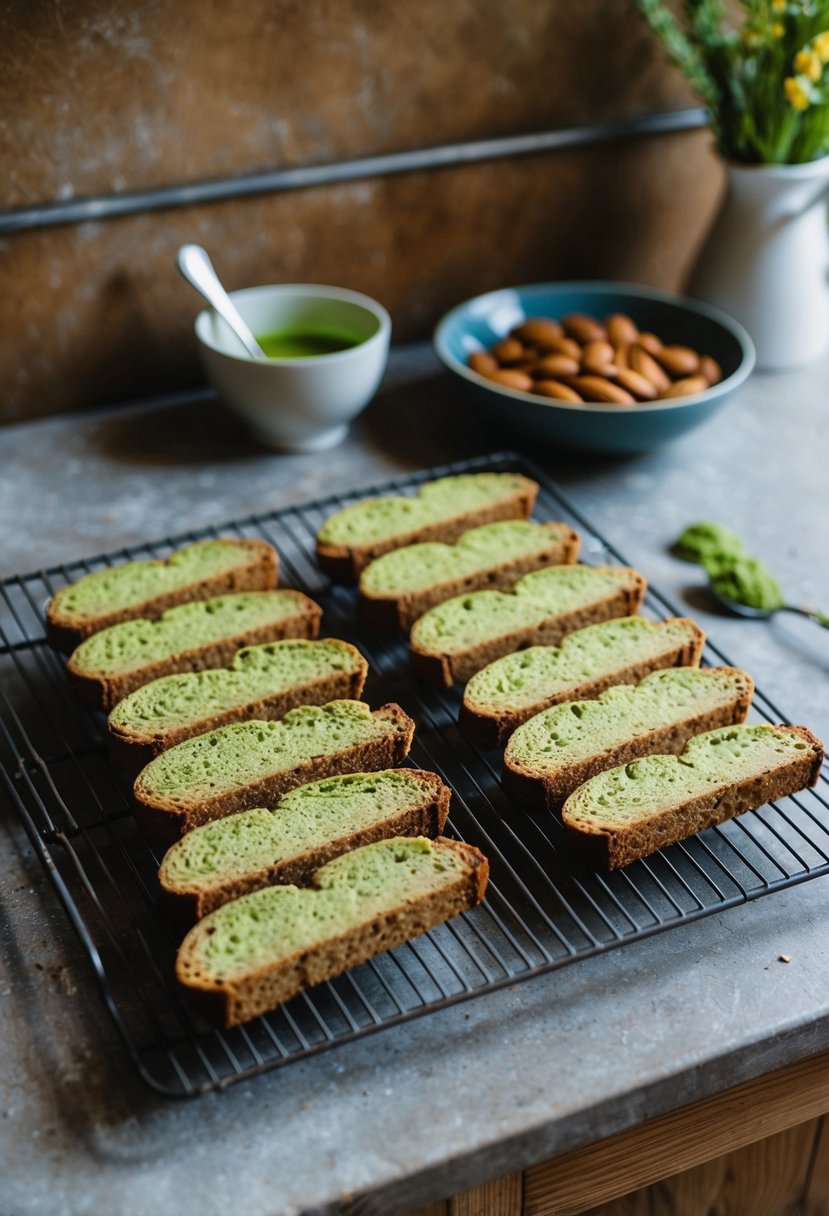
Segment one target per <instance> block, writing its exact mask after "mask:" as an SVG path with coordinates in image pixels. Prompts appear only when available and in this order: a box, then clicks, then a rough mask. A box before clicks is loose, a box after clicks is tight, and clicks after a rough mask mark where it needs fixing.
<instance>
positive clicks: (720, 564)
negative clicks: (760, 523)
mask: <svg viewBox="0 0 829 1216" xmlns="http://www.w3.org/2000/svg"><path fill="white" fill-rule="evenodd" d="M673 548H674V553H676V555H677V557H682V558H684V559H685V560H686V561H691V562H698V563H699V564H700V565H701V566H702V567H703V568H704V569H705V572H706V574H707V575H708V579H709V586H710V589H711V591H712V593H713V595H714V596H715V598H716V599H717V600H719V602H720V603H721V604H722V605H723V606H724V607H725V608H727V609H728V610H729V612H733V613H734V614H735V615H736V616H742V617H748V618H749V619H751V620H755V621H766V620H768V619H769V617H772V616H774V614H775V613H777V612H794V613H796V614H797V615H798V616H805V617H808V618H809V620H810V621H814V622H815V624H817V625H821V626H822V627H823V628H824V629H829V616H827V615H826V613H823V612H818V611H817V609H811V608H799V607H797V605H795V604H787V603H786V602H785V600H784V599H783V592H782V591H781V589H780V584H779V583H778V581H777V579H776V578H775V577H774V575H773V574H772V573H771V572H770V571H769V570H767V569H766V567H765V566H764V565H763V563H762V562H760V561H758V560H757V558H755V557H750V556H749V555H748V554H747V553H746V551H745V547H744V545H743V542H742V541H741V540H740V538H739V536H736V535H735V534H734V533H733V532H730V531H729V530H728V529H727V528H723V527H722V526H721V525H720V524H714V523H709V522H703V523H698V524H691V525H690V526H689V527H687V528H686V529H685V531H684V532H683V533H682V535H681V536H680V537H679V539H678V540H677V542H676V544H675V545H674V547H673Z"/></svg>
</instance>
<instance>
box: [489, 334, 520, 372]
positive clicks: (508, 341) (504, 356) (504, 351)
mask: <svg viewBox="0 0 829 1216" xmlns="http://www.w3.org/2000/svg"><path fill="white" fill-rule="evenodd" d="M490 354H492V355H494V356H495V358H496V359H497V360H498V362H499V363H500V364H501V365H502V366H503V365H504V364H508V363H520V362H521V360H522V359H523V358H524V343H523V342H519V341H518V339H517V338H502V339H501V341H500V342H496V343H495V345H494V346H493V347H492V350H491V351H490Z"/></svg>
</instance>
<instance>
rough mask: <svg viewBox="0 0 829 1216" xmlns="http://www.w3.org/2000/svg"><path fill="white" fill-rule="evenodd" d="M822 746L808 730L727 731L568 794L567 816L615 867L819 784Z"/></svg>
mask: <svg viewBox="0 0 829 1216" xmlns="http://www.w3.org/2000/svg"><path fill="white" fill-rule="evenodd" d="M822 763H823V744H822V743H821V742H820V740H819V739H816V738H815V736H814V735H813V734H812V733H811V731H809V730H807V729H806V727H805V726H765V725H764V726H726V727H723V728H722V729H721V730H712V731H708V732H707V733H706V734H704V735H697V736H696V737H695V738H693V739H691V740H690V741H689V742H688V744H687V745H686V747H685V750H684V751H683V752H682V754H681V755H680V756H645V757H644V758H643V759H641V760H634V761H633V762H632V763H631V764H625V765H620V766H619V767H618V768H612V769H609V770H608V771H607V772H604V773H599V774H598V776H596V777H591V779H590V780H589V781H587V782H585V784H584V785H582V786H580V787H579V788H578V789H577V790H576V791H575V792H574V793H572V794H571V795H570V797H569V798H568V799H567V801H566V802H565V804H564V808H563V810H562V819H563V821H564V824H565V826H566V828H567V830H568V832H569V834H570V839H571V841H572V842H573V844H574V845H575V846H576V847H577V848H578V849H579V851H581V852H583V853H584V854H585V856H586V857H587V858H588V860H589V861H591V862H592V863H593V864H595V865H601V866H604V867H605V868H606V869H608V870H616V869H618V868H619V867H621V866H626V865H629V864H630V863H631V862H632V861H635V860H636V859H637V858H638V857H647V856H648V855H649V854H651V853H655V852H656V850H657V849H661V848H664V847H665V846H666V845H669V844H674V843H676V841H678V840H685V839H686V838H687V837H688V836H693V835H694V834H695V833H696V832H701V831H703V829H705V828H709V827H712V826H713V825H714V824H717V823H724V822H725V820H726V819H731V818H733V817H734V816H735V815H742V814H743V813H744V812H745V811H751V810H754V809H755V808H756V807H758V806H762V805H763V804H764V803H766V802H773V801H774V800H775V799H776V798H784V797H786V796H787V795H789V794H796V793H797V792H798V791H799V790H802V789H805V788H806V786H809V785H814V784H815V782H816V781H817V779H818V774H819V772H820V766H821V764H822Z"/></svg>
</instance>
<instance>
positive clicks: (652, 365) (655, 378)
mask: <svg viewBox="0 0 829 1216" xmlns="http://www.w3.org/2000/svg"><path fill="white" fill-rule="evenodd" d="M630 367H631V371H634V372H638V373H639V375H640V376H644V377H645V379H646V380H650V382H651V384H652V385H653V386H654V388H655V389H656V391H657V394H658V395H659V396H661V395H662V393H664V392H665V390H666V389H667V388H670V387H671V378H670V376H669V375H668V373H667V372H665V371H663V369H662V368H661V367H660V366H659V364H658V363H657V362H656V360H655V359H654V357H653V355H649V354H648V352H647V351H646V350H644V349H643V348H642V347H641V346H639V344H638V343H637V345H636V346H631V348H630Z"/></svg>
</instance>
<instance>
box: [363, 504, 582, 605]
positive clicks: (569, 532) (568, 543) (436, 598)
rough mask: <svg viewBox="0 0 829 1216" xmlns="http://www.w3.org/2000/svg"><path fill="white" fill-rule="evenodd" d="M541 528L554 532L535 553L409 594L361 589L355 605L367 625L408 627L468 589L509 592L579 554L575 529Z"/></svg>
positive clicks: (554, 525)
mask: <svg viewBox="0 0 829 1216" xmlns="http://www.w3.org/2000/svg"><path fill="white" fill-rule="evenodd" d="M540 527H542V528H545V529H547V530H548V531H550V532H554V533H555V536H551V537H550V539H549V542H548V544H547V546H546V547H545V548H544V549H542V550H539V551H538V552H537V553H528V554H524V555H523V556H521V557H517V558H514V559H512V560H511V561H506V562H501V563H500V564H499V565H497V566H490V567H489V568H488V569H485V570H476V571H475V572H474V573H472V574H467V575H464V577H463V578H457V579H453V580H451V581H449V582H445V583H435V584H434V585H433V586H431V587H424V588H422V589H421V590H419V591H413V592H411V593H410V594H407V595H403V596H399V597H394V596H381V595H373V594H372V593H371V592H368V591H364V590H363V588H362V587H361V588H360V599H359V601H358V604H357V607H358V609H359V611H360V614H361V616H362V617H363V619H364V620H365V621H366V623H367V624H369V625H374V626H376V627H377V628H380V629H394V628H400V629H411V627H412V625H413V624H414V622H415V621H416V620H417V619H418V617H421V616H423V613H424V612H428V610H429V609H430V608H434V606H435V604H442V603H443V601H444V600H448V599H451V598H452V597H453V596H455V595H465V594H466V592H468V591H480V590H482V589H483V588H486V589H487V590H489V591H512V589H513V587H514V586H515V584H516V583H517V582H518V580H519V578H521V577H522V576H523V575H524V574H529V573H531V571H533V570H542V569H544V567H545V566H571V565H573V563H574V562H575V561H576V559H577V558H578V555H579V545H580V543H581V538H580V536H579V534H578V532H574V531H573V529H572V528H568V527H567V526H566V525H565V524H561V523H546V524H541V525H540Z"/></svg>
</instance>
